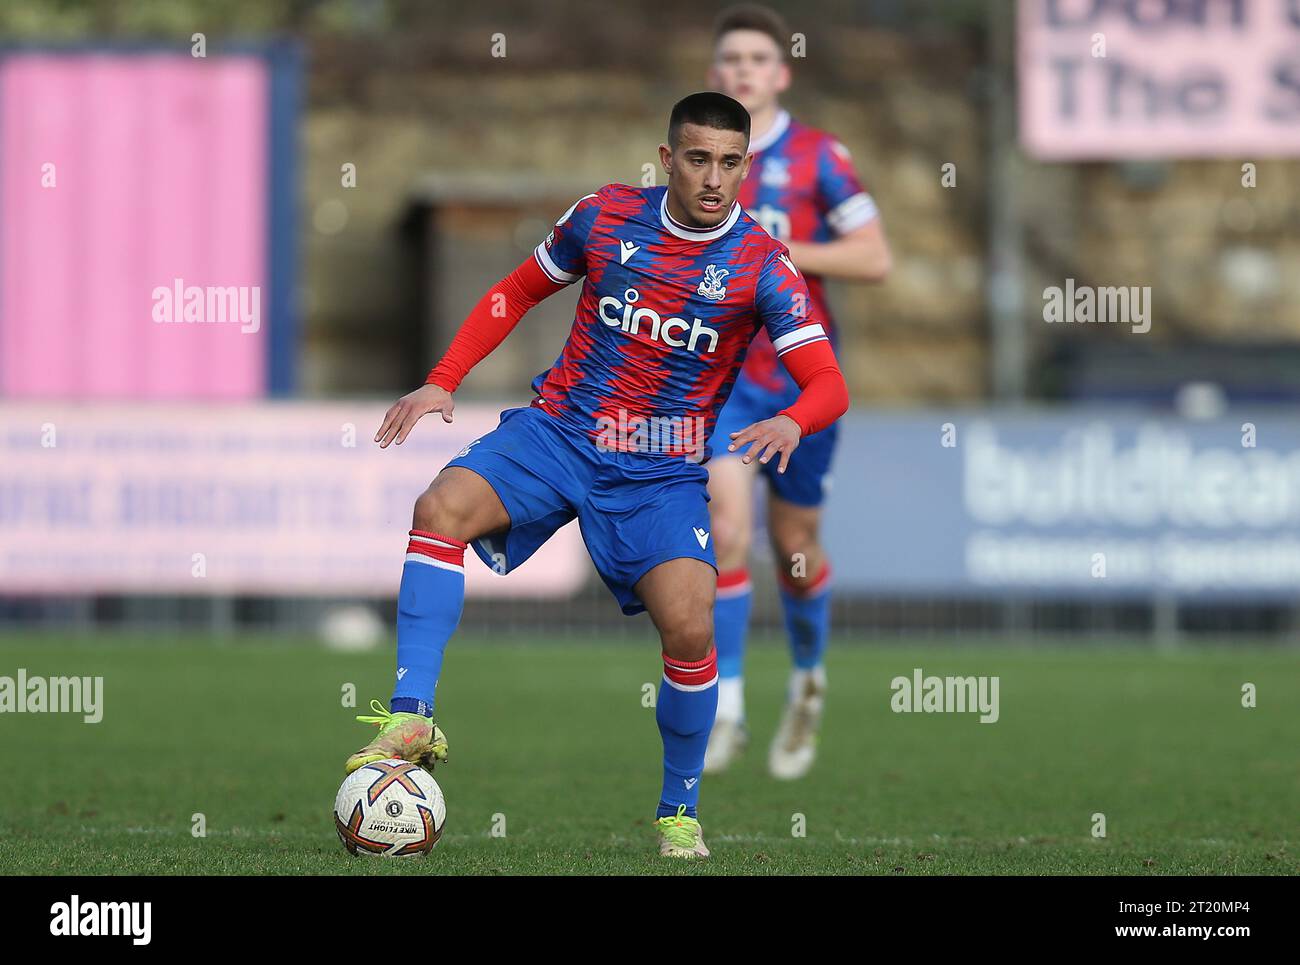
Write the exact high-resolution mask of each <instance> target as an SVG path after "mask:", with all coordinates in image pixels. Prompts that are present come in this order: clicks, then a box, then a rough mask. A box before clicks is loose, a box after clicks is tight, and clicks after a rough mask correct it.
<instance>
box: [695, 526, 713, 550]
mask: <svg viewBox="0 0 1300 965" xmlns="http://www.w3.org/2000/svg"><path fill="white" fill-rule="evenodd" d="M691 529H693V530H695V542H697V543H699V544H700V549H704V548H705V547H706V546H708V545H709V531H708V530H707V529H704V528H703V527H700V526H692V527H691Z"/></svg>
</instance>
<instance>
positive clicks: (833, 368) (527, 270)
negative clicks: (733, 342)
mask: <svg viewBox="0 0 1300 965" xmlns="http://www.w3.org/2000/svg"><path fill="white" fill-rule="evenodd" d="M565 287H566V286H565V285H562V284H560V283H558V282H555V281H552V280H551V279H550V278H549V277H547V275H546V273H545V272H543V271H542V268H541V266H540V265H538V264H537V259H535V258H533V257H531V256H530V257H529V258H528V259H527V260H526V261H525V262H524V263H523V264H521V265H520V266H519V267H518V268H516V269H515V270H514V271H512V272H511V273H510V274H509V275H507V276H506V277H505V278H502V279H501V280H500V281H499V282H497V283H496V284H495V285H493V286H492V287H491V288H489V289H488V290H487V292H486V294H484V295H483V297H482V298H480V299H479V300H478V304H476V305H475V306H474V308H473V309H472V310H471V311H470V313H469V316H468V317H467V318H466V319H465V321H464V323H463V324H462V325H461V326H460V330H459V331H457V332H456V336H455V337H454V338H453V339H452V340H451V345H450V346H448V348H447V352H446V354H445V355H443V357H442V360H441V361H439V362H438V364H437V365H436V366H434V368H433V370H432V371H431V372H430V373H429V376H428V378H426V379H425V380H424V381H425V382H426V383H431V384H434V385H437V386H438V387H439V388H443V389H446V390H447V391H448V392H455V391H456V390H457V389H458V388H459V387H460V383H461V381H462V380H463V379H464V378H465V376H466V375H467V374H469V370H470V369H472V368H473V367H474V366H475V365H477V364H478V363H479V362H481V361H483V359H485V358H487V357H488V355H490V354H491V353H492V351H493V350H494V349H496V347H497V346H498V345H500V344H501V343H502V342H503V341H504V340H505V337H506V336H507V335H509V334H510V332H511V331H512V330H513V329H514V327H515V325H517V324H518V323H519V319H521V318H523V317H524V314H525V313H526V312H527V311H528V310H529V309H530V308H532V307H533V306H534V305H536V304H537V303H538V302H540V301H541V300H542V299H544V298H548V297H549V296H551V295H554V294H555V293H556V292H557V291H559V290H560V289H562V288H565ZM781 362H782V364H784V365H785V367H786V370H787V371H788V372H789V373H790V375H791V376H792V377H793V378H794V380H795V383H796V384H797V385H798V386H799V389H800V394H799V398H798V399H797V400H796V401H795V403H794V405H792V406H790V407H789V408H786V409H782V410H781V411H780V412H779V413H777V414H778V415H784V416H789V417H790V418H791V419H793V420H794V421H795V423H796V424H797V425H798V426H799V429H800V431H801V432H802V433H803V434H804V435H809V434H811V433H814V432H817V431H818V430H819V429H825V428H826V427H827V426H828V425H830V424H831V423H832V422H834V421H835V420H836V419H838V418H839V417H840V416H842V415H843V414H844V413H845V412H846V411H847V410H848V407H849V390H848V387H847V386H846V385H845V384H844V376H843V374H842V373H841V372H840V367H839V363H838V362H836V360H835V353H834V352H833V351H832V350H831V346H830V342H827V341H821V342H813V343H812V344H809V345H802V346H800V347H799V348H796V349H792V350H791V351H789V352H786V353H785V354H784V355H782V356H781Z"/></svg>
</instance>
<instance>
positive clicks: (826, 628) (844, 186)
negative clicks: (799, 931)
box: [705, 4, 890, 779]
mask: <svg viewBox="0 0 1300 965" xmlns="http://www.w3.org/2000/svg"><path fill="white" fill-rule="evenodd" d="M792 39H793V35H792V34H791V33H790V30H789V28H788V27H787V26H786V25H785V23H784V21H783V20H782V19H781V17H780V16H779V15H778V14H776V13H775V12H773V11H772V10H770V9H768V8H767V7H763V6H759V5H756V4H742V5H738V6H735V7H731V8H728V9H727V10H725V11H723V12H722V13H721V14H720V15H719V17H718V21H717V25H716V27H715V30H714V56H713V65H712V67H711V69H710V74H709V80H710V83H711V85H712V86H713V87H714V88H715V89H717V90H720V91H722V92H724V93H726V94H729V95H731V96H732V97H734V98H736V99H737V100H738V101H740V102H741V103H742V104H744V105H745V107H746V109H747V110H748V111H749V113H750V117H751V123H752V132H751V139H750V144H749V149H750V151H751V153H752V154H753V158H754V160H753V164H752V166H751V168H750V170H749V172H748V175H747V176H746V178H745V180H744V182H743V183H742V184H741V187H740V195H739V197H740V203H741V204H742V205H743V206H744V208H745V212H746V213H747V214H748V215H749V216H750V217H752V218H753V219H754V220H756V221H757V222H758V223H759V224H761V225H762V226H763V227H764V228H766V229H767V230H768V231H769V232H770V233H771V234H772V236H773V237H775V238H777V239H779V240H780V241H782V242H784V243H785V244H786V246H787V248H788V249H789V251H790V252H791V255H792V257H793V258H794V260H795V261H796V262H797V263H798V265H799V267H800V269H801V270H802V271H803V272H805V280H806V281H807V283H808V293H809V296H810V299H811V303H810V306H809V308H810V313H811V315H812V316H815V317H817V318H818V319H820V320H821V321H822V324H823V325H824V326H825V327H826V328H827V331H828V332H831V334H832V341H833V340H834V335H833V331H832V330H831V328H830V321H831V320H830V314H829V312H828V311H827V308H826V303H825V296H824V292H823V287H822V277H823V276H825V277H832V278H842V279H849V280H855V281H879V280H881V279H882V278H884V277H885V275H886V274H887V273H888V271H889V267H890V255H889V247H888V244H887V243H886V241H885V234H884V230H883V229H882V228H881V225H880V219H879V217H878V216H877V212H876V205H875V202H874V201H873V200H872V198H871V195H869V194H868V193H867V192H866V191H865V190H864V189H863V188H862V185H861V184H860V183H859V181H858V178H857V175H856V174H855V173H854V170H853V164H852V162H851V161H850V159H849V155H848V152H847V151H846V150H845V149H844V146H843V145H842V144H840V143H839V142H838V141H837V140H835V139H834V138H833V137H831V136H830V135H828V134H826V133H824V132H822V131H818V130H814V129H813V128H810V127H805V126H804V125H802V124H800V123H799V122H798V121H795V120H793V119H791V117H790V115H789V114H788V113H787V112H786V111H785V110H783V109H782V108H781V104H780V101H779V97H780V94H781V93H782V92H783V91H784V90H786V89H787V88H788V87H789V84H790V69H789V67H788V65H787V64H786V61H785V57H784V53H785V48H786V45H787V44H789V43H791V41H792ZM798 393H799V389H798V386H797V385H796V383H795V382H794V381H793V380H792V379H791V378H790V376H789V375H788V374H787V373H786V372H785V371H784V370H783V369H782V367H781V366H780V365H779V364H777V358H776V353H775V352H774V351H773V349H772V343H771V342H770V341H769V340H768V339H767V338H765V337H764V334H763V333H762V332H760V333H759V334H758V336H757V337H755V339H754V344H753V345H752V346H751V347H750V350H749V356H748V357H747V358H746V359H745V364H744V367H743V369H742V370H741V374H740V378H739V380H738V381H737V383H736V388H735V390H734V391H733V392H732V394H731V397H730V398H729V399H728V400H727V403H726V405H725V406H724V407H723V409H722V412H721V414H720V415H719V417H718V423H717V428H716V430H715V431H716V433H717V436H718V438H721V439H725V438H727V436H728V434H729V433H731V432H734V431H735V430H737V429H739V428H742V427H744V426H747V425H749V424H751V423H753V422H757V421H759V420H761V419H765V418H767V417H769V416H770V415H771V414H772V413H774V412H779V411H780V410H781V409H782V408H784V407H785V406H787V405H789V404H790V401H791V400H792V399H794V398H795V397H796V396H797V395H798ZM835 441H836V427H835V426H834V425H831V426H829V427H827V428H825V429H823V430H821V431H820V432H817V433H815V434H812V435H809V436H807V437H806V438H804V439H803V440H802V441H801V443H800V445H799V451H798V452H796V453H794V454H793V455H792V456H791V457H790V464H789V467H788V468H787V470H786V472H784V473H777V472H774V471H773V468H772V466H771V464H768V465H765V466H763V465H760V466H758V471H759V472H760V473H761V474H762V475H763V476H764V477H765V479H766V483H767V529H768V535H769V537H770V539H771V543H772V550H773V554H774V556H775V560H776V574H777V580H778V584H779V588H780V595H781V605H782V610H783V611H784V615H785V625H786V632H787V635H788V638H789V642H790V652H791V657H792V660H793V664H794V667H793V670H792V673H791V676H790V682H789V685H788V688H787V701H786V708H785V713H784V714H783V716H782V719H781V724H780V726H779V727H778V729H777V732H776V735H775V736H774V738H773V740H772V743H771V745H770V748H769V750H768V769H769V770H770V772H771V773H772V774H773V775H774V776H775V777H778V778H784V779H792V778H799V777H802V776H803V775H805V774H806V773H807V772H808V770H809V769H810V768H811V767H812V763H813V759H814V756H815V753H816V737H817V731H818V728H819V727H820V724H821V717H822V705H823V695H824V693H825V690H826V670H825V666H824V662H823V655H824V653H825V650H826V642H827V637H828V635H829V633H830V579H831V571H830V564H829V562H828V561H827V558H826V553H825V551H824V550H823V548H822V545H821V541H820V538H819V535H818V534H819V530H820V526H821V506H822V502H823V500H824V498H825V496H826V490H827V488H828V487H829V483H830V475H829V474H830V468H831V459H832V456H833V455H834V451H835ZM722 455H723V456H724V457H725V456H726V455H727V454H726V453H723V454H722ZM754 468H755V467H754V465H753V464H747V463H745V462H744V461H743V460H740V459H735V458H718V459H715V460H713V462H711V463H710V465H709V474H710V480H709V494H710V496H711V497H712V502H711V503H710V510H711V512H712V516H713V536H714V542H715V548H716V552H717V554H718V597H717V604H716V606H715V608H714V624H715V632H716V635H717V651H718V673H719V683H718V714H717V721H716V723H715V724H714V729H713V733H712V735H711V737H710V739H709V747H708V753H707V755H706V757H705V771H706V772H709V773H714V772H718V771H721V770H724V769H725V768H726V767H727V766H728V765H729V764H730V763H731V762H732V761H733V760H734V759H735V757H736V756H737V754H739V753H740V752H741V751H742V750H743V749H744V748H745V746H746V744H747V743H748V731H747V729H746V726H745V709H744V685H743V677H742V670H743V662H744V653H745V637H746V633H747V631H748V625H749V613H750V602H751V599H752V590H751V588H750V578H749V552H750V544H751V542H752V530H753V519H754V472H753V470H754Z"/></svg>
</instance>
